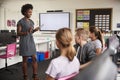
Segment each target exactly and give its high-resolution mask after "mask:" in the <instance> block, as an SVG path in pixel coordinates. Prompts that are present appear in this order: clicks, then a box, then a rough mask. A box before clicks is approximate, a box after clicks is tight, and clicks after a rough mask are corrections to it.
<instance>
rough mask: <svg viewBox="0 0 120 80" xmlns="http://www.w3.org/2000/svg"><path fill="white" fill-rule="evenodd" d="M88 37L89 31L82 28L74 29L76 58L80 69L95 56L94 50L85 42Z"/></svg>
mask: <svg viewBox="0 0 120 80" xmlns="http://www.w3.org/2000/svg"><path fill="white" fill-rule="evenodd" d="M88 38H89V32H88V31H87V30H85V29H83V28H79V29H77V30H76V34H75V42H76V44H75V45H74V47H75V49H76V51H77V58H78V59H79V62H80V64H81V66H80V69H83V68H84V67H86V66H87V65H88V64H89V63H90V61H91V60H92V59H93V58H94V57H95V56H96V54H95V52H94V50H93V49H92V47H91V43H90V42H87V40H88Z"/></svg>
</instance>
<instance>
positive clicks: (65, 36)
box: [56, 28, 76, 61]
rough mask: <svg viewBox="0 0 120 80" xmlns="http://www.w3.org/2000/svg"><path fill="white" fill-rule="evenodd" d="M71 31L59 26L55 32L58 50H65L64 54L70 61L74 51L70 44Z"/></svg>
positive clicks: (71, 38)
mask: <svg viewBox="0 0 120 80" xmlns="http://www.w3.org/2000/svg"><path fill="white" fill-rule="evenodd" d="M72 40H73V36H72V32H71V30H70V29H69V28H61V29H59V30H58V31H57V33H56V45H57V47H58V48H59V49H60V50H63V49H65V50H66V56H67V57H68V59H69V60H70V61H72V60H73V58H74V56H75V54H76V52H75V49H74V47H73V45H72Z"/></svg>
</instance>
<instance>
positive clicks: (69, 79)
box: [56, 73, 78, 80]
mask: <svg viewBox="0 0 120 80" xmlns="http://www.w3.org/2000/svg"><path fill="white" fill-rule="evenodd" d="M77 74H78V73H73V74H71V75H68V76H65V77H62V78H59V79H56V80H71V79H72V78H73V77H74V76H76V75H77Z"/></svg>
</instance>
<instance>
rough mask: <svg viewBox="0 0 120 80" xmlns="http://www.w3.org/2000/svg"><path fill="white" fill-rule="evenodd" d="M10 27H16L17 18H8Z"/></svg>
mask: <svg viewBox="0 0 120 80" xmlns="http://www.w3.org/2000/svg"><path fill="white" fill-rule="evenodd" d="M7 26H8V27H16V20H14V19H13V20H7Z"/></svg>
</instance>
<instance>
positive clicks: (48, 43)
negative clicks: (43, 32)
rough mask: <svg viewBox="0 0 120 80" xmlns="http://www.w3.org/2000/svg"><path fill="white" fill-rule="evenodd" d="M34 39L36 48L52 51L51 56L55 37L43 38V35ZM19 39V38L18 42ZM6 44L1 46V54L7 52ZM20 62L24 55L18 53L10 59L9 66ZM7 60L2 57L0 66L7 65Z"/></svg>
mask: <svg viewBox="0 0 120 80" xmlns="http://www.w3.org/2000/svg"><path fill="white" fill-rule="evenodd" d="M34 41H35V44H36V50H37V51H50V56H51V49H52V46H54V44H52V42H53V43H55V39H54V38H41V37H34ZM18 42H19V40H17V43H18ZM17 48H19V44H17ZM5 49H6V46H2V47H0V55H1V54H4V53H5ZM18 62H22V57H21V56H19V53H17V54H16V56H15V57H13V58H11V60H8V66H9V65H13V64H16V63H18ZM4 64H5V60H4V59H0V68H3V67H5V65H4Z"/></svg>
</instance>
